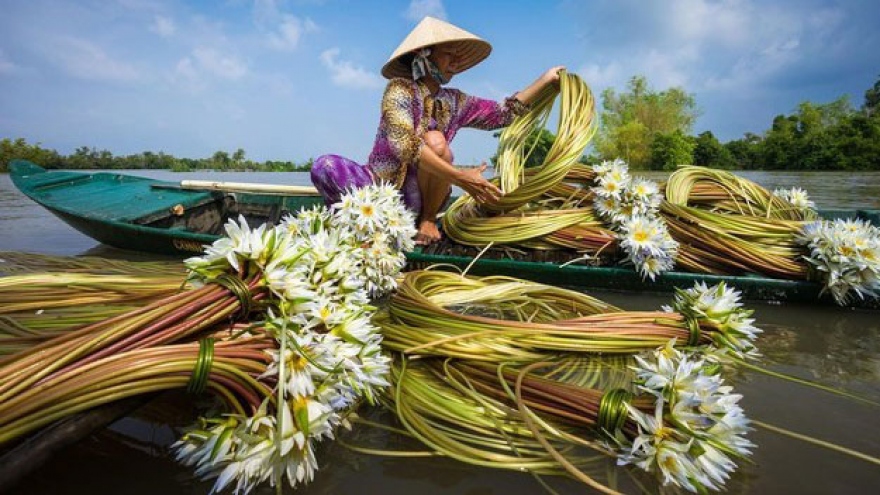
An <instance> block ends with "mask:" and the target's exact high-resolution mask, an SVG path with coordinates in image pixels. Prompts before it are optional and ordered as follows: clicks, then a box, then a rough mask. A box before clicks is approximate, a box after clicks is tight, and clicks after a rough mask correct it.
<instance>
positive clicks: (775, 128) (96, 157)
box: [0, 76, 880, 172]
mask: <svg viewBox="0 0 880 495" xmlns="http://www.w3.org/2000/svg"><path fill="white" fill-rule="evenodd" d="M697 116H698V110H697V106H696V100H695V98H694V96H693V94H690V93H687V92H686V91H685V90H684V89H683V88H680V87H673V88H669V89H666V90H663V91H656V90H654V89H652V88H651V87H650V86H649V84H648V80H647V78H646V77H645V76H635V77H633V78H632V79H631V80H630V81H629V84H628V85H627V88H626V90H625V91H623V92H621V93H619V94H618V93H617V92H615V91H614V90H613V89H606V90H605V91H604V92H603V93H602V112H601V115H600V117H601V124H600V126H599V130H598V132H597V134H596V137H595V139H594V142H593V145H592V147H591V151H590V153H589V154H588V155H585V156H584V157H583V159H582V161H583V162H584V163H596V162H599V161H602V160H611V159H615V158H622V159H624V160H626V161H627V163H629V165H630V167H631V168H633V169H636V170H672V169H674V168H675V167H677V166H678V165H681V164H695V165H703V166H707V167H713V168H721V169H735V170H853V171H858V170H880V79H878V80H877V82H875V83H874V86H873V87H871V88H869V89H868V90H867V91H865V98H864V102H863V104H862V105H861V106H860V107H859V108H856V107H854V106H853V105H852V103H851V102H850V101H849V98H848V97H847V96H842V97H840V98H838V99H837V100H834V101H832V102H830V103H813V102H809V101H804V102H802V103H801V104H800V105H798V107H797V109H796V110H795V111H794V112H792V113H791V114H790V115H777V116H776V117H775V118H774V119H773V122H772V124H771V126H770V128H769V129H768V130H767V131H765V132H764V133H763V134H753V133H751V132H749V133H746V134H745V135H744V136H743V137H742V138H740V139H734V140H731V141H728V142H726V143H721V142H720V141H719V140H718V139H717V138H716V137H715V135H714V134H712V132H711V131H706V132H703V133H700V134H699V135H696V136H694V135H692V128H693V125H694V122H695V121H696V119H697ZM496 136H498V134H496ZM554 139H555V136H554V135H553V133H552V132H550V131H547V130H546V129H540V130H539V131H536V132H535V133H533V134H532V135H531V136H529V138H528V145H527V148H528V149H533V152H532V154H531V155H530V156H529V158H528V160H527V163H526V166H535V165H539V164H541V163H543V160H544V156H546V154H547V151H549V150H550V147H551V146H552V145H553V141H554ZM13 158H24V159H27V160H30V161H32V162H34V163H37V164H38V165H41V166H43V167H45V168H63V169H170V170H175V171H188V170H201V169H210V170H254V171H279V172H290V171H306V170H310V169H311V166H312V159H309V160H308V161H306V162H305V163H301V164H297V163H294V162H289V161H265V162H254V161H252V160H248V159H247V158H246V157H245V152H244V150H242V149H241V148H239V149H237V150H236V151H235V152H233V153H232V154H229V153H228V152H225V151H217V152H216V153H214V154H213V155H212V156H211V157H209V158H201V159H189V158H176V157H174V156H171V155H168V154H165V153H162V152H159V153H152V152H149V151H145V152H143V153H138V154H135V155H128V156H113V154H112V153H110V152H109V151H107V150H101V151H98V150H97V149H95V148H89V147H86V146H83V147H81V148H78V149H77V150H76V151H75V152H74V153H73V154H71V155H68V156H64V155H60V154H59V153H57V152H56V151H54V150H48V149H44V148H42V147H41V146H40V145H39V143H38V144H29V143H27V142H26V141H25V140H24V139H16V140H11V139H3V140H0V172H5V171H6V170H7V164H8V162H9V160H11V159H13ZM492 161H493V163H494V162H495V157H493V158H492Z"/></svg>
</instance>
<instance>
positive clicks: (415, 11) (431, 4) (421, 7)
mask: <svg viewBox="0 0 880 495" xmlns="http://www.w3.org/2000/svg"><path fill="white" fill-rule="evenodd" d="M427 15H429V16H431V17H436V18H438V19H443V20H446V8H444V7H443V0H412V1H410V2H409V6H408V7H407V8H406V18H407V19H409V20H411V21H414V22H418V21H421V20H422V18H423V17H425V16H427Z"/></svg>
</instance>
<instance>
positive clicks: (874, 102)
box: [862, 79, 880, 117]
mask: <svg viewBox="0 0 880 495" xmlns="http://www.w3.org/2000/svg"><path fill="white" fill-rule="evenodd" d="M878 107H880V79H877V82H875V83H874V87H872V88H869V89H868V90H867V91H865V104H864V105H862V110H863V111H864V112H865V113H866V114H867V115H868V116H869V117H870V116H872V115H874V114H876V113H877V109H878Z"/></svg>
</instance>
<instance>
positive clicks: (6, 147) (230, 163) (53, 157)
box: [0, 138, 312, 172]
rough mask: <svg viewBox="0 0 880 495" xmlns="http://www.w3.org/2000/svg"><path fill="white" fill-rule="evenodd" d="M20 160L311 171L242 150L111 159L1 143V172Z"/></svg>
mask: <svg viewBox="0 0 880 495" xmlns="http://www.w3.org/2000/svg"><path fill="white" fill-rule="evenodd" d="M16 158H22V159H25V160H30V161H32V162H34V163H36V164H37V165H40V166H41V167H43V168H47V169H53V168H54V169H73V170H77V169H117V170H119V169H163V170H173V171H176V172H188V171H191V170H224V171H258V172H303V171H308V170H311V168H312V160H311V159H309V160H307V161H306V162H304V163H294V162H291V161H275V160H267V161H264V162H256V161H253V160H249V159H247V157H246V155H245V151H244V150H243V149H241V148H239V149H237V150H235V151H234V152H232V153H231V154H230V153H228V152H226V151H217V152H215V153H214V154H213V155H211V156H210V157H209V158H195V159H193V158H177V157H175V156H172V155H169V154H167V153H163V152H161V151H160V152H158V153H153V152H151V151H144V152H143V153H137V154H134V155H127V156H114V155H113V154H112V153H111V152H109V151H107V150H100V151H99V150H97V149H95V148H90V147H88V146H82V147H80V148H77V149H76V151H74V152H73V153H72V154H70V155H66V156H65V155H61V154H59V153H58V152H57V151H55V150H51V149H46V148H43V147H42V146H40V144H39V143H37V144H29V143H27V141H25V140H24V139H22V138H18V139H15V140H12V139H8V138H6V139H2V140H0V172H6V171H7V169H8V164H9V161H10V160H13V159H16Z"/></svg>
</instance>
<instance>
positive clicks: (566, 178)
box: [442, 73, 614, 255]
mask: <svg viewBox="0 0 880 495" xmlns="http://www.w3.org/2000/svg"><path fill="white" fill-rule="evenodd" d="M557 91H558V95H559V98H560V106H559V124H558V129H557V134H556V139H555V140H554V142H553V145H552V146H551V148H550V150H549V151H548V153H547V156H546V157H545V159H544V163H543V164H542V165H541V166H540V167H537V169H536V170H529V171H526V170H524V163H525V161H526V159H527V158H528V155H529V154H530V153H531V152H532V149H530V148H528V144H527V139H526V138H527V137H528V136H529V134H530V133H532V132H533V131H535V130H536V129H539V128H542V127H543V125H544V123H545V122H546V121H547V119H548V118H549V114H550V111H551V110H552V108H553V102H554V100H555V98H556V97H557ZM594 115H595V109H594V101H593V97H592V93H591V92H590V90H589V88H588V87H587V85H586V84H584V82H583V81H582V80H581V79H580V78H579V77H578V76H577V75H575V74H570V73H563V74H562V75H561V78H560V85H559V89H558V90H557V89H556V88H555V87H548V88H547V89H546V90H545V91H544V92H543V93H542V94H541V95H540V96H539V98H538V99H537V101H536V102H535V103H534V104H533V105H532V109H531V110H530V111H529V112H528V113H527V114H526V115H524V116H522V117H520V118H519V119H517V120H516V121H514V122H513V124H511V125H510V126H508V127H507V128H506V129H505V130H504V131H503V132H502V133H501V137H500V141H499V148H498V169H499V178H498V183H499V184H500V186H501V189H502V190H504V192H505V194H504V196H503V197H501V198H500V199H499V200H498V202H497V203H493V204H487V205H482V206H478V205H477V204H476V203H475V202H474V201H473V199H471V198H470V197H469V196H467V195H465V196H462V197H460V198H459V199H458V200H456V201H455V202H454V203H453V204H452V205H450V207H449V209H448V210H447V211H446V213H445V214H444V216H443V218H442V222H443V228H444V231H445V232H446V233H447V234H448V235H449V237H450V238H451V239H453V240H455V241H456V242H459V243H461V244H465V245H471V246H485V245H488V244H490V243H493V244H508V245H518V246H524V247H528V248H532V249H560V248H567V249H574V250H578V251H581V252H583V253H586V254H590V255H593V254H595V253H597V252H599V251H601V250H603V249H605V248H607V247H608V246H609V244H612V243H613V242H614V236H613V235H612V234H611V232H610V231H609V230H608V229H607V228H605V227H604V226H603V225H602V222H601V221H600V219H599V218H598V217H597V215H596V214H595V212H594V211H593V210H592V208H591V207H590V205H589V203H588V202H586V203H585V202H584V201H583V199H584V198H583V197H582V196H583V194H582V192H583V191H582V190H575V188H573V187H572V185H571V184H566V182H569V183H576V182H578V181H581V180H583V173H582V170H580V169H582V168H583V167H582V166H579V164H578V160H579V159H580V157H581V154H582V153H583V151H584V149H585V148H586V146H587V144H589V142H590V139H592V137H593V135H594V133H595V131H596V122H595V119H594Z"/></svg>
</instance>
